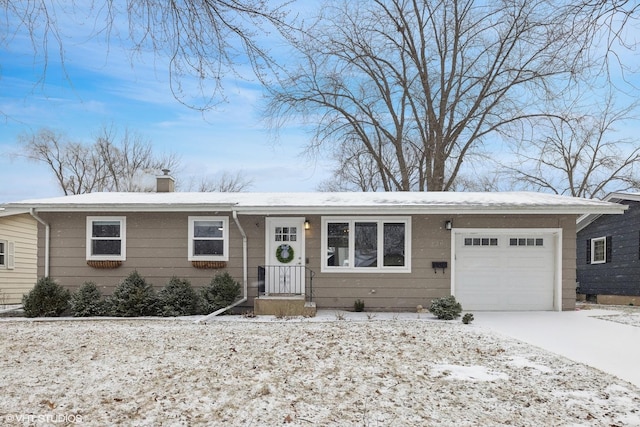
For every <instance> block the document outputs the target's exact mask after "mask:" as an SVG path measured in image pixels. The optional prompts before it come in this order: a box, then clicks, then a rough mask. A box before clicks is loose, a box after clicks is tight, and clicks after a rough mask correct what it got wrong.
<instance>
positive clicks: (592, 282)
mask: <svg viewBox="0 0 640 427" xmlns="http://www.w3.org/2000/svg"><path fill="white" fill-rule="evenodd" d="M604 200H605V201H607V202H610V203H617V204H620V205H626V206H628V207H629V208H628V210H627V211H626V212H625V214H624V215H600V214H596V213H592V214H589V215H583V216H581V217H580V218H579V219H578V224H577V276H578V287H579V288H578V292H579V293H580V294H583V295H585V296H586V298H587V299H588V300H590V301H594V302H595V301H597V302H599V303H603V304H625V305H626V304H634V305H638V304H640V193H611V194H609V195H608V196H607V197H605V198H604Z"/></svg>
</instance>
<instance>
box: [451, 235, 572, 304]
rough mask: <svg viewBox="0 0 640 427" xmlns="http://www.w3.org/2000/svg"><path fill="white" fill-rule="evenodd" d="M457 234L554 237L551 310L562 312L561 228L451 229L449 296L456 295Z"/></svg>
mask: <svg viewBox="0 0 640 427" xmlns="http://www.w3.org/2000/svg"><path fill="white" fill-rule="evenodd" d="M458 234H482V235H484V236H488V235H490V234H492V235H499V236H508V235H510V234H522V235H531V236H535V235H542V234H552V235H553V236H554V237H555V238H554V250H555V254H554V256H555V257H554V260H555V262H554V264H555V265H554V274H553V277H554V283H553V309H554V310H555V311H561V310H562V257H563V250H562V228H453V229H452V230H451V295H454V296H455V295H456V235H458ZM489 247H490V246H489ZM545 247H546V244H545Z"/></svg>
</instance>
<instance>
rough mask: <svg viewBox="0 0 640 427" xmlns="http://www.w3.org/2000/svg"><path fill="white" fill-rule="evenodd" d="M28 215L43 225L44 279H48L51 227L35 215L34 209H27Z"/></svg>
mask: <svg viewBox="0 0 640 427" xmlns="http://www.w3.org/2000/svg"><path fill="white" fill-rule="evenodd" d="M29 214H31V216H32V217H33V218H34V219H35V220H36V221H38V222H39V223H40V224H42V225H44V277H49V247H50V246H51V227H50V226H49V224H48V223H46V222H45V221H44V220H43V219H42V218H40V217H39V216H38V215H36V210H35V209H34V208H31V209H29Z"/></svg>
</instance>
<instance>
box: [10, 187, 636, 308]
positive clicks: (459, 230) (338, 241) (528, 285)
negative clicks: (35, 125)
mask: <svg viewBox="0 0 640 427" xmlns="http://www.w3.org/2000/svg"><path fill="white" fill-rule="evenodd" d="M158 190H159V191H158V192H156V193H91V194H83V195H75V196H66V197H57V198H49V199H39V200H26V201H21V202H15V203H9V204H6V205H5V206H4V208H5V209H7V210H11V209H15V210H18V209H21V210H23V211H24V210H25V209H27V210H28V211H30V212H31V214H32V215H33V216H34V218H36V219H37V220H38V221H39V222H38V276H39V277H41V276H50V277H52V278H54V279H56V280H57V281H59V282H60V283H61V284H62V285H64V286H66V287H69V288H71V289H72V290H73V289H75V288H77V287H79V286H80V285H82V283H83V282H85V281H94V282H95V283H96V284H98V285H99V286H100V287H101V288H102V290H103V292H104V293H106V294H109V293H110V292H111V291H112V290H113V288H114V287H115V285H116V284H117V283H118V282H119V281H120V280H121V279H122V278H124V277H125V276H126V275H127V274H129V273H130V272H131V271H133V270H137V271H138V272H139V273H140V274H141V275H143V276H144V277H146V278H147V279H148V280H149V281H150V282H151V283H153V284H154V285H155V286H156V287H160V286H163V285H164V284H166V283H167V282H168V281H169V279H170V278H171V277H172V276H178V277H181V278H186V279H189V280H190V281H191V283H192V284H193V285H194V286H204V285H206V284H207V283H208V282H209V281H210V279H211V278H212V277H213V276H214V275H215V274H216V273H217V272H220V271H228V272H229V273H230V274H231V275H232V276H233V277H235V278H236V279H238V281H240V282H241V283H242V284H243V298H242V299H241V300H240V301H239V302H238V303H237V304H236V305H237V306H238V310H255V311H256V312H257V313H271V314H277V313H283V312H282V311H281V310H283V305H278V304H285V307H286V309H287V314H295V313H293V312H294V311H295V310H297V309H298V308H296V307H304V306H305V305H306V307H307V309H312V308H313V306H314V305H315V306H317V307H318V308H324V309H328V308H331V309H352V308H353V304H354V301H355V300H356V299H361V300H363V301H364V303H365V309H366V310H387V311H389V310H415V309H416V306H418V305H422V306H424V307H428V305H429V303H430V301H431V300H432V299H434V298H438V297H443V296H446V295H451V294H452V295H454V296H455V297H456V298H457V299H458V300H459V301H460V302H461V304H462V306H463V308H464V309H465V310H571V309H573V308H574V307H575V299H576V219H577V218H578V216H580V215H583V214H598V215H601V214H602V215H604V214H621V213H623V212H624V209H625V206H623V205H621V204H618V203H608V202H603V201H596V200H586V199H579V198H572V197H564V196H557V195H550V194H540V193H527V192H519V193H452V192H390V193H179V192H173V191H172V190H173V179H172V178H171V177H169V176H163V177H159V181H158ZM305 301H306V304H305ZM300 310H305V309H304V308H300Z"/></svg>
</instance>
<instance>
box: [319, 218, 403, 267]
mask: <svg viewBox="0 0 640 427" xmlns="http://www.w3.org/2000/svg"><path fill="white" fill-rule="evenodd" d="M330 222H331V223H335V222H346V223H349V259H353V251H354V248H355V233H354V227H353V225H354V224H355V223H356V222H374V223H376V224H378V225H379V226H378V230H377V232H378V235H377V242H378V247H379V248H380V247H382V248H383V249H384V224H386V223H394V222H395V223H402V224H404V226H405V229H404V248H405V254H404V265H403V266H397V267H394V266H384V265H383V263H382V259H383V258H384V251H380V250H379V251H378V254H377V256H378V259H377V263H376V265H377V266H376V267H353V266H348V267H344V266H337V267H336V266H333V267H329V266H328V265H327V264H326V254H328V253H329V249H328V245H327V243H328V242H327V224H328V223H330ZM321 227H322V229H321V231H320V239H321V244H320V253H321V254H322V255H321V260H320V271H321V272H323V273H360V274H367V273H411V258H412V253H411V235H412V234H411V217H410V216H384V215H378V216H352V215H351V216H323V217H322V218H321Z"/></svg>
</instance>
